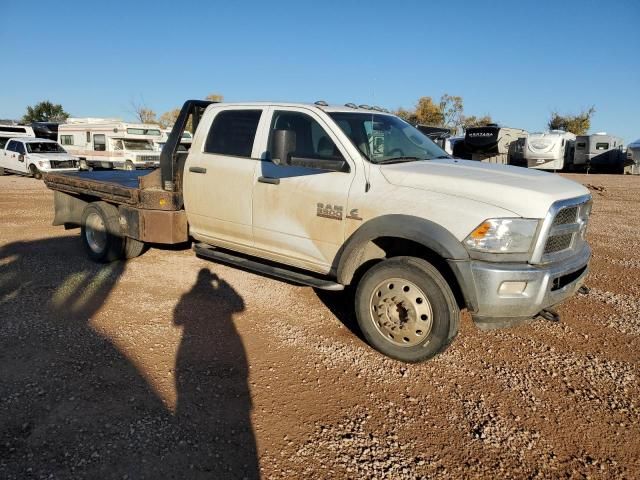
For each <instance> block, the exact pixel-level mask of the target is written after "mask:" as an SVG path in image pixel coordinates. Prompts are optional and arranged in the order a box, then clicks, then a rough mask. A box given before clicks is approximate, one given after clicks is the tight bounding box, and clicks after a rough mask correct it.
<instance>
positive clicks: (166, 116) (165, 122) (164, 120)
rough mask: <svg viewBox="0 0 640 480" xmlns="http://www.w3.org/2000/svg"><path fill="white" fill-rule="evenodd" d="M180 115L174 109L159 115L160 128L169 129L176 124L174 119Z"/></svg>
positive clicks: (177, 110) (177, 109) (176, 109)
mask: <svg viewBox="0 0 640 480" xmlns="http://www.w3.org/2000/svg"><path fill="white" fill-rule="evenodd" d="M178 115H180V109H179V108H174V109H173V110H169V111H168V112H164V113H163V114H162V115H160V126H161V127H162V128H169V127H170V126H172V125H173V124H174V123H176V119H177V118H178Z"/></svg>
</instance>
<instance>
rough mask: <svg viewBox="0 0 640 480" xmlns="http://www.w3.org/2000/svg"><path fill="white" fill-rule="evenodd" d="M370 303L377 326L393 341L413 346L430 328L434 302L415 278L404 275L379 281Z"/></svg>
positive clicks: (383, 334) (397, 343)
mask: <svg viewBox="0 0 640 480" xmlns="http://www.w3.org/2000/svg"><path fill="white" fill-rule="evenodd" d="M370 306H371V320H372V321H373V324H374V325H375V327H376V329H377V330H378V331H379V332H380V333H381V334H382V336H383V337H384V338H385V339H386V340H387V341H389V342H391V343H393V344H394V345H398V346H401V347H413V346H415V345H418V344H419V343H421V342H423V341H424V339H425V338H426V337H427V336H428V335H429V333H430V332H431V327H432V325H433V311H432V309H431V303H430V302H429V299H428V298H427V296H426V295H425V293H424V292H423V291H422V290H421V289H420V288H419V287H418V286H417V285H416V284H415V283H413V282H410V281H408V280H404V279H402V278H389V279H387V280H384V281H382V282H380V283H379V284H378V285H377V286H376V287H375V288H374V289H373V294H372V295H371V299H370Z"/></svg>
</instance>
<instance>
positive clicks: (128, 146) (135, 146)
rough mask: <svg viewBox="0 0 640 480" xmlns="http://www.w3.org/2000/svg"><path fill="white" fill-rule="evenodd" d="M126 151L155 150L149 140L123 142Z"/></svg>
mask: <svg viewBox="0 0 640 480" xmlns="http://www.w3.org/2000/svg"><path fill="white" fill-rule="evenodd" d="M123 142H124V148H125V150H153V144H152V143H151V142H150V141H149V140H126V139H125V140H123Z"/></svg>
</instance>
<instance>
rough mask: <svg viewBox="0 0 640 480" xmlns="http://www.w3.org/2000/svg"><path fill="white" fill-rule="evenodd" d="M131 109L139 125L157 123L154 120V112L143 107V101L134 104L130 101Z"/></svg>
mask: <svg viewBox="0 0 640 480" xmlns="http://www.w3.org/2000/svg"><path fill="white" fill-rule="evenodd" d="M131 108H132V110H133V113H134V114H135V116H136V117H137V118H138V120H139V121H140V123H159V122H158V119H157V118H156V112H154V111H153V110H151V109H150V108H149V107H148V106H147V105H145V103H144V101H141V102H136V101H135V100H131Z"/></svg>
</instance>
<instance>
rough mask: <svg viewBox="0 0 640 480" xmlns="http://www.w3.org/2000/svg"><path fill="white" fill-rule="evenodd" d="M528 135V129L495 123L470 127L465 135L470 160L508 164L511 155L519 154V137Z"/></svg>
mask: <svg viewBox="0 0 640 480" xmlns="http://www.w3.org/2000/svg"><path fill="white" fill-rule="evenodd" d="M527 135H528V133H527V132H526V130H522V129H520V128H508V127H499V126H498V125H496V124H495V123H492V124H489V125H487V126H485V127H470V128H467V131H466V133H465V137H464V143H465V150H466V151H467V154H468V155H469V157H470V158H469V159H470V160H478V161H481V162H487V163H499V164H503V165H506V164H508V163H509V155H510V154H511V155H514V154H517V152H516V150H517V147H518V139H519V138H525V137H527ZM520 145H521V146H522V143H520Z"/></svg>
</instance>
